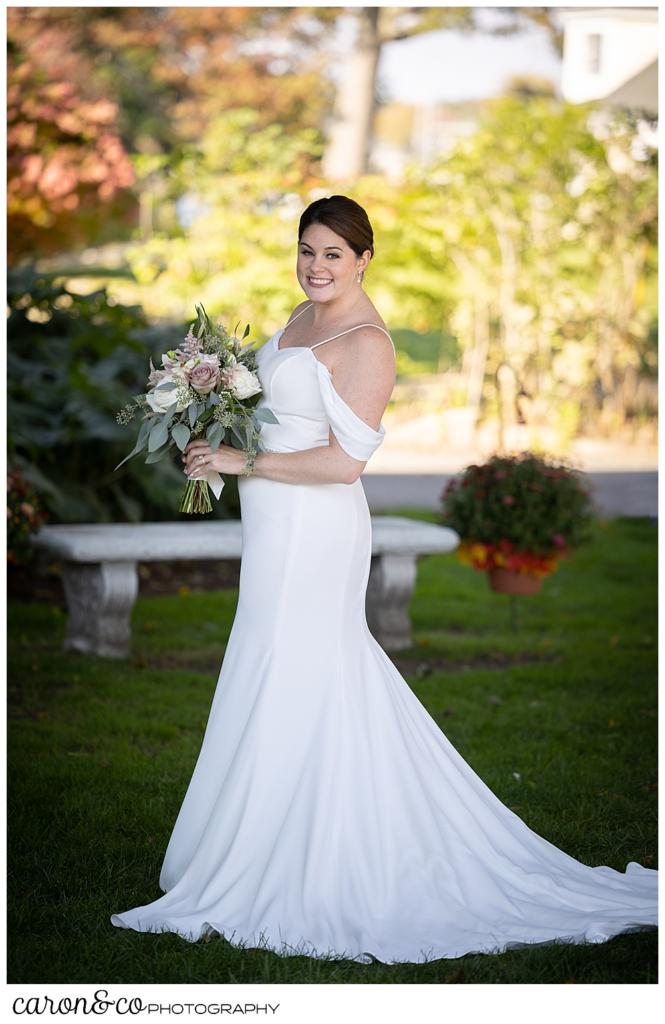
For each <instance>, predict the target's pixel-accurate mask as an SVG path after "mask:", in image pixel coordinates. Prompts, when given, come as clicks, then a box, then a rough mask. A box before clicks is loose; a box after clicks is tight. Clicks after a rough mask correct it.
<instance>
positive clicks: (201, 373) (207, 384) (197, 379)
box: [187, 362, 219, 395]
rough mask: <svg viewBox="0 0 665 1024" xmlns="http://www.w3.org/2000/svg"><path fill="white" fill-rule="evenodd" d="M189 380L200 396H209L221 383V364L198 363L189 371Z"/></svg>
mask: <svg viewBox="0 0 665 1024" xmlns="http://www.w3.org/2000/svg"><path fill="white" fill-rule="evenodd" d="M187 380H188V382H189V384H190V386H191V387H193V388H194V390H195V391H198V393H199V394H200V395H209V394H210V392H211V391H214V389H215V388H216V387H217V384H218V383H219V364H218V363H216V362H214V363H213V362H202V363H198V364H197V365H196V366H194V367H193V368H192V369H191V370H189V371H188V373H187Z"/></svg>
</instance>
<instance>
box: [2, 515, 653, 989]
mask: <svg viewBox="0 0 665 1024" xmlns="http://www.w3.org/2000/svg"><path fill="white" fill-rule="evenodd" d="M395 511H396V512H402V513H405V512H408V511H409V510H395ZM409 514H411V515H413V516H417V517H418V518H422V519H428V518H430V519H432V518H433V517H432V516H429V515H428V514H427V513H420V512H413V511H411V512H409ZM656 553H657V530H656V527H655V525H654V524H653V523H652V522H650V521H649V520H648V519H628V518H622V519H616V520H610V521H607V522H603V523H599V524H598V526H597V528H596V529H595V532H594V538H593V542H592V543H591V544H590V545H588V546H587V547H585V548H582V549H580V550H579V551H578V553H577V554H576V555H575V556H574V558H572V559H571V560H570V561H569V562H566V563H563V564H562V565H561V567H560V569H559V570H558V571H557V572H556V573H555V574H553V575H552V576H551V577H549V578H548V579H546V580H545V582H544V584H543V588H542V592H541V593H540V594H539V595H537V596H535V597H524V598H518V599H517V600H518V629H517V631H514V630H513V629H511V624H510V615H509V598H508V597H506V596H505V595H497V594H494V593H492V592H491V591H490V590H489V587H488V585H487V582H486V580H485V577H484V575H483V574H481V573H478V572H475V571H473V570H471V569H469V568H467V567H465V566H462V565H460V564H459V563H458V561H457V559H456V557H455V556H454V555H444V556H430V557H427V558H424V559H422V560H421V561H420V563H419V570H418V584H417V590H416V594H415V597H414V600H413V605H412V618H413V623H414V640H415V643H414V646H413V647H412V648H411V649H409V650H408V651H403V652H399V654H394V655H393V660H394V661H395V663H396V664H397V666H398V668H399V669H400V671H401V672H402V673H403V675H404V676H405V677H406V679H407V680H408V682H409V684H410V685H411V687H412V688H413V690H414V692H415V693H416V694H417V696H418V697H419V698H420V700H421V701H422V702H423V703H424V704H425V706H426V707H427V709H428V711H429V712H430V714H431V715H432V716H433V717H434V718H435V720H436V721H437V722H438V724H439V725H440V727H441V728H442V729H443V730H444V732H445V733H446V735H447V736H448V738H449V739H450V740H451V742H452V743H453V744H454V745H455V746H456V748H457V749H458V750H459V751H460V753H461V754H462V755H463V757H464V758H465V759H466V760H467V761H468V762H469V764H470V765H471V766H472V768H473V769H474V770H475V771H476V772H477V773H478V774H479V775H480V776H481V778H482V779H483V781H484V782H486V783H487V785H488V786H489V787H490V788H491V789H492V790H493V791H494V792H495V793H496V794H497V796H498V797H499V798H500V799H501V800H502V801H503V802H504V803H506V804H507V805H508V806H509V807H511V808H512V809H513V810H514V811H516V813H518V814H519V815H520V817H522V818H523V819H524V820H525V821H526V823H527V824H528V825H529V826H530V827H531V828H532V829H534V830H535V831H536V832H538V833H539V834H540V835H542V836H544V837H545V838H547V839H548V840H549V841H550V842H552V843H554V844H555V845H557V846H560V847H561V848H562V849H564V850H565V851H566V852H567V853H569V854H571V855H572V856H574V857H577V858H578V859H580V860H582V861H584V862H585V863H587V864H590V865H596V864H608V865H610V866H612V867H614V868H617V869H618V870H620V871H623V870H625V867H626V865H627V863H628V861H630V860H635V861H638V862H639V863H640V864H644V865H646V866H649V867H657V846H656V843H657V822H656V813H657V800H656V781H657V777H656V771H657V747H656V744H657V718H656V698H657V619H656V599H657V586H656V582H657V575H656V574H657V564H656V562H657V559H656ZM235 602H236V593H235V592H234V591H220V592H215V593H187V594H182V595H177V596H166V597H155V598H143V599H140V600H139V601H138V603H137V606H136V609H135V613H134V615H135V617H134V639H135V651H134V655H133V657H132V658H131V659H128V660H126V661H121V662H114V661H109V660H105V659H99V658H92V657H81V656H74V655H71V654H64V653H63V652H62V651H61V642H62V635H63V626H64V612H63V611H62V609H60V608H57V607H52V606H49V605H46V604H18V603H14V604H10V607H9V626H8V639H9V646H10V653H9V678H8V687H9V702H10V710H9V715H10V718H9V732H8V751H9V818H8V822H9V826H8V841H9V912H8V942H9V960H8V981H9V982H10V983H19V982H21V983H46V982H60V983H62V982H66V983H90V982H98V981H104V982H108V983H125V984H131V983H208V984H210V983H213V982H214V983H252V982H258V983H320V984H329V983H352V984H358V983H366V984H376V983H379V984H386V983H416V984H422V983H429V984H438V983H563V982H567V983H571V982H573V983H574V982H576V983H589V982H592V983H655V982H656V981H657V933H655V932H653V931H651V932H641V933H633V934H627V935H621V936H617V937H616V938H614V939H612V940H611V941H610V942H607V943H602V944H599V945H595V944H589V945H570V944H569V945H554V946H546V947H536V946H534V947H531V948H529V947H525V948H523V949H520V950H512V951H509V952H507V953H503V954H500V955H487V954H469V955H467V956H465V957H461V958H459V959H456V960H438V961H433V962H431V963H427V964H420V965H418V964H411V965H399V964H398V965H383V964H371V965H364V964H356V963H354V962H351V961H322V960H314V959H310V958H307V957H302V956H298V957H280V956H278V955H276V954H274V953H270V952H266V951H263V950H246V951H243V950H240V949H236V948H234V947H232V946H230V945H229V944H228V943H227V942H226V941H225V940H223V939H221V938H219V937H214V938H212V939H210V940H208V941H206V940H202V941H200V942H198V943H188V942H186V941H185V940H183V939H182V938H180V937H179V936H176V935H151V934H137V933H135V932H132V931H124V930H120V929H117V928H114V927H113V926H112V925H111V924H110V921H109V915H110V914H111V913H112V912H117V911H121V910H126V909H128V908H130V907H132V906H136V905H139V904H142V903H146V902H149V901H150V900H153V899H156V898H157V897H158V896H159V895H161V892H160V890H159V888H158V884H157V883H158V876H159V869H160V866H161V861H162V857H163V854H164V851H165V848H166V844H167V841H168V838H169V836H170V833H171V829H172V827H173V824H174V821H175V818H176V815H177V812H178V809H179V807H180V803H181V801H182V798H183V796H184V793H185V790H186V787H187V784H188V781H189V777H190V775H191V772H192V769H193V767H194V763H195V760H196V757H197V754H198V750H199V746H200V742H201V739H202V737H203V730H204V727H205V723H206V719H207V715H208V710H209V706H210V701H211V699H212V694H213V690H214V687H215V684H216V681H217V676H218V671H219V665H220V663H221V660H222V656H223V653H224V645H225V642H226V639H227V636H228V633H229V629H230V626H231V622H232V619H233V614H234V610H235Z"/></svg>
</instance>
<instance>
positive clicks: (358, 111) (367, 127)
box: [323, 7, 381, 181]
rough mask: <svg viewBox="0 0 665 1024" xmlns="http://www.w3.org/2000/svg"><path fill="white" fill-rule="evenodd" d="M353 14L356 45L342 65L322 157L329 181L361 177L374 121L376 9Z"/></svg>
mask: <svg viewBox="0 0 665 1024" xmlns="http://www.w3.org/2000/svg"><path fill="white" fill-rule="evenodd" d="M355 13H356V23H357V34H356V41H355V45H354V48H353V50H352V51H351V52H350V53H349V54H348V56H347V57H346V59H345V61H344V66H343V70H342V76H341V80H340V83H339V86H338V89H337V95H336V97H335V107H334V113H333V124H332V127H331V130H330V134H329V138H328V143H327V146H326V150H325V153H324V156H323V173H324V175H325V177H326V178H329V179H331V180H333V181H355V180H356V179H357V178H358V177H360V175H361V174H364V173H365V171H366V170H367V160H368V156H369V147H370V141H371V133H372V124H373V121H374V110H375V82H376V69H377V65H378V63H379V54H380V51H381V40H380V37H379V13H380V8H378V7H359V8H357V10H356V12H355Z"/></svg>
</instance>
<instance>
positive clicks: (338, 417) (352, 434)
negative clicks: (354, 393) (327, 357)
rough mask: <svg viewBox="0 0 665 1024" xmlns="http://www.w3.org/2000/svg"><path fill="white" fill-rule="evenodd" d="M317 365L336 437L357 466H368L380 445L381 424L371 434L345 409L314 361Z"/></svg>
mask: <svg viewBox="0 0 665 1024" xmlns="http://www.w3.org/2000/svg"><path fill="white" fill-rule="evenodd" d="M316 362H317V370H318V375H319V387H320V389H321V398H322V400H323V406H324V408H325V410H326V416H327V417H328V420H329V422H330V426H331V427H332V430H333V433H334V435H335V437H336V438H337V440H338V442H339V444H340V446H341V447H342V448H343V449H344V451H345V452H346V453H347V455H350V456H351V458H353V459H358V460H359V461H360V462H367V460H368V459H369V458H370V456H371V455H373V454H374V452H375V451H376V449H377V448H378V447H379V445H380V444H381V442H382V441H383V438H384V436H385V428H384V426H383V424H381V426H380V427H379V429H378V430H374V429H373V428H372V427H370V425H369V424H368V423H365V421H364V420H361V418H360V416H358V414H357V413H355V412H354V411H353V409H352V408H351V406H350V405H347V403H346V402H345V401H344V399H343V398H342V397H341V396H340V395H339V394H338V393H337V391H336V390H335V388H334V387H333V383H332V380H331V379H330V373H329V372H328V370H327V368H326V366H324V364H323V363H322V362H321V360H320V359H317V361H316Z"/></svg>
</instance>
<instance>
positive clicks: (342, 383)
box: [333, 327, 396, 430]
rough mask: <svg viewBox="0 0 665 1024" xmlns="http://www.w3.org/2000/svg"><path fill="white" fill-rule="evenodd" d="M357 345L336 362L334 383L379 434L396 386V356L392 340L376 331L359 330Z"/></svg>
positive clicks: (345, 350)
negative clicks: (380, 425) (382, 418)
mask: <svg viewBox="0 0 665 1024" xmlns="http://www.w3.org/2000/svg"><path fill="white" fill-rule="evenodd" d="M348 338H353V344H351V345H345V346H344V347H343V348H342V349H341V350H340V351H339V353H338V354H337V355H336V358H335V366H334V373H333V380H334V384H335V387H336V389H337V391H338V392H339V394H340V395H341V396H342V398H343V399H344V400H345V401H346V402H347V404H348V405H349V406H350V407H351V408H352V409H353V411H354V412H355V413H356V414H357V415H358V416H360V417H361V419H363V420H364V421H365V423H368V424H369V425H370V426H371V427H372V428H373V429H374V430H378V427H379V424H380V422H381V417H382V416H383V413H384V411H385V409H386V406H387V404H388V402H389V400H390V396H391V394H392V391H393V388H394V386H395V377H396V373H395V353H394V350H393V344H392V341H391V340H390V338H388V337H386V335H385V334H384V333H383V331H382V330H376V328H375V327H359V328H358V329H357V330H355V331H354V332H353V334H350V335H347V339H345V340H348Z"/></svg>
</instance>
